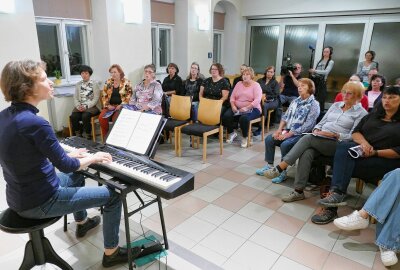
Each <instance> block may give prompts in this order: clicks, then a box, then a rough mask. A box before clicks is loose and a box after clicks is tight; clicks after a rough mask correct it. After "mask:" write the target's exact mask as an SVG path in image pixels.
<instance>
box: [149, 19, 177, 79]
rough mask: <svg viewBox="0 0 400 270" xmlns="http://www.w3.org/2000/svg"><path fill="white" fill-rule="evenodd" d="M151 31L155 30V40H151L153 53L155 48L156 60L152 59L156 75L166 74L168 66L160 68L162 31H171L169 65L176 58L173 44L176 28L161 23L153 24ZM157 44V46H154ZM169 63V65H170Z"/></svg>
mask: <svg viewBox="0 0 400 270" xmlns="http://www.w3.org/2000/svg"><path fill="white" fill-rule="evenodd" d="M151 29H155V40H153V39H152V40H151V45H152V51H153V47H154V46H155V52H156V55H155V59H152V61H153V64H154V65H155V66H156V74H165V73H166V71H165V70H166V68H167V66H160V30H169V31H170V38H169V41H170V44H169V45H168V47H169V55H168V56H167V59H168V61H167V62H168V63H171V62H172V59H173V57H174V55H173V49H172V48H173V43H174V26H173V25H171V24H160V23H157V24H156V23H152V24H151ZM154 43H155V44H154ZM168 63H167V65H168Z"/></svg>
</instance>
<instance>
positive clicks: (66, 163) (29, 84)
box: [0, 60, 138, 267]
mask: <svg viewBox="0 0 400 270" xmlns="http://www.w3.org/2000/svg"><path fill="white" fill-rule="evenodd" d="M0 82H1V85H0V88H1V90H2V92H3V94H4V97H5V100H6V101H10V102H11V104H10V106H9V107H8V108H6V109H4V110H3V111H1V112H0V123H1V125H2V128H1V129H0V166H1V167H2V168H3V175H4V176H3V177H4V180H5V181H6V182H7V189H6V198H7V204H8V206H9V207H10V208H11V209H12V210H14V211H15V212H17V213H18V215H20V216H21V217H24V218H29V219H46V218H52V217H57V216H63V215H66V214H70V213H73V214H74V219H75V222H76V223H77V226H76V232H75V235H76V237H84V236H85V235H86V233H87V232H88V231H89V230H90V229H92V228H94V227H96V226H97V225H98V224H99V223H100V221H101V218H100V216H94V217H92V218H89V217H88V216H87V212H86V209H87V208H91V207H99V206H104V212H103V241H104V254H103V262H102V264H103V266H104V267H111V266H114V265H116V264H120V263H126V262H127V261H128V256H127V250H126V248H122V247H119V246H118V242H119V226H120V222H121V206H122V203H121V199H120V197H119V195H118V193H116V192H115V191H114V189H113V188H109V187H108V186H107V185H103V186H91V187H85V186H84V184H85V180H84V176H83V175H81V174H76V173H74V172H75V171H78V170H81V169H83V168H86V167H87V166H89V165H90V164H93V163H107V162H111V161H112V157H111V155H110V154H108V153H104V152H97V153H95V154H93V155H90V156H87V155H84V152H85V151H86V150H85V149H78V150H76V151H73V152H71V153H69V154H66V153H65V151H64V150H63V149H62V148H61V146H60V144H59V143H58V140H57V137H56V135H55V134H54V131H53V128H52V127H51V126H50V124H49V122H47V121H46V120H45V119H44V118H43V117H40V116H37V115H36V114H37V113H38V111H39V110H38V108H37V106H38V104H39V103H40V102H41V101H45V100H50V99H51V98H53V93H54V91H53V82H52V81H50V80H49V79H48V78H47V75H46V73H45V71H44V70H43V68H42V67H41V66H40V63H38V62H34V61H31V60H24V61H12V62H9V63H7V64H6V65H5V67H4V68H3V71H2V74H1V79H0ZM56 168H57V169H58V170H59V171H62V172H56ZM137 253H138V251H137V250H136V248H134V254H137Z"/></svg>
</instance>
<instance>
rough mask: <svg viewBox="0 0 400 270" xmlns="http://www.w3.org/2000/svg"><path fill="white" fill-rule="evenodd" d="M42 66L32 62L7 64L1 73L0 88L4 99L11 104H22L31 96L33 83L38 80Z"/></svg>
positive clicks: (39, 63) (23, 61) (24, 61)
mask: <svg viewBox="0 0 400 270" xmlns="http://www.w3.org/2000/svg"><path fill="white" fill-rule="evenodd" d="M43 70H44V66H43V64H42V63H41V62H36V61H32V60H22V61H11V62H8V63H7V64H6V65H5V66H4V68H3V71H2V72H1V77H0V88H1V91H2V92H3V95H4V99H5V100H6V101H11V102H23V101H25V100H26V98H27V96H30V95H32V94H33V92H32V90H33V87H34V84H35V82H36V81H37V80H38V79H39V77H40V73H41V71H43Z"/></svg>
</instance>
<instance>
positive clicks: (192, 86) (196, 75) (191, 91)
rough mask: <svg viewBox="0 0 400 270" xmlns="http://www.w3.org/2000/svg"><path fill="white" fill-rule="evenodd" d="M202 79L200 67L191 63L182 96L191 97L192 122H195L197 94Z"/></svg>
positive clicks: (197, 104) (197, 102) (197, 103)
mask: <svg viewBox="0 0 400 270" xmlns="http://www.w3.org/2000/svg"><path fill="white" fill-rule="evenodd" d="M202 83H203V79H202V78H201V74H200V66H199V64H198V63H196V62H193V63H192V64H191V65H190V71H189V75H188V76H187V78H186V80H185V81H184V82H183V88H182V95H183V96H190V97H192V120H193V121H197V111H198V106H199V93H200V87H201V84H202Z"/></svg>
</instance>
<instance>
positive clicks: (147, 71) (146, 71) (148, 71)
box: [144, 70, 154, 73]
mask: <svg viewBox="0 0 400 270" xmlns="http://www.w3.org/2000/svg"><path fill="white" fill-rule="evenodd" d="M144 73H154V71H152V70H145V71H144Z"/></svg>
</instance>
